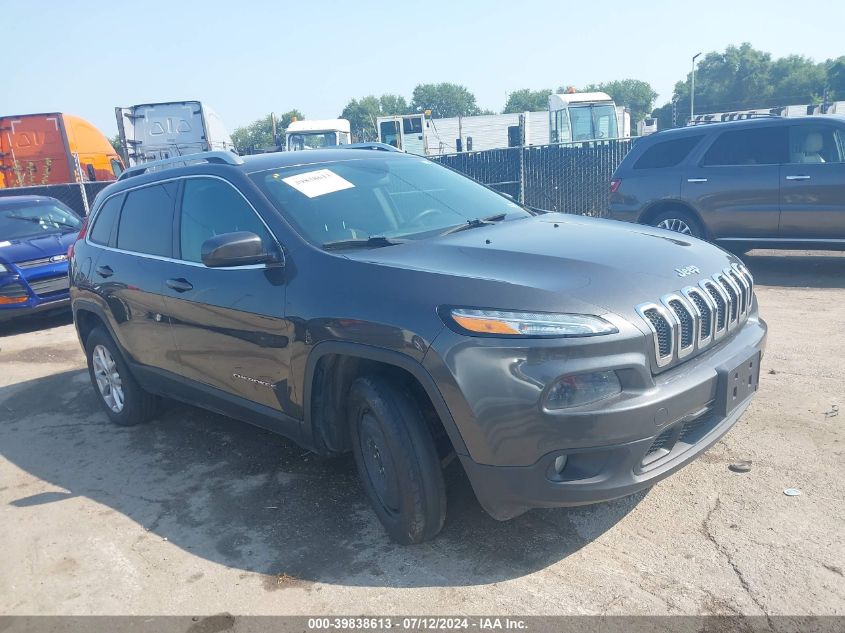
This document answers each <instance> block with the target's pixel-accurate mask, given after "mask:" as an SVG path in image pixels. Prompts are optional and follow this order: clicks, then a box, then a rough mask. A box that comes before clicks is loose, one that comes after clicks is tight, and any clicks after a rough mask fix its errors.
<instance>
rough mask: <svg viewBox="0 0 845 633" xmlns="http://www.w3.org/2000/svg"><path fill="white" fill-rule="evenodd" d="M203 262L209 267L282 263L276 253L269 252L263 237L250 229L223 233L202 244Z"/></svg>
mask: <svg viewBox="0 0 845 633" xmlns="http://www.w3.org/2000/svg"><path fill="white" fill-rule="evenodd" d="M201 252H202V263H203V264H205V265H206V266H208V267H209V268H224V267H227V266H250V265H255V264H275V263H281V258H280V257H279V255H277V254H275V253H268V252H267V250H266V249H265V248H264V243H263V242H262V241H261V238H260V237H258V236H257V235H256V234H255V233H250V232H249V231H238V232H236V233H223V234H222V235H217V236H215V237H212V238H211V239H210V240H206V241H205V242H204V243H203V245H202V251H201Z"/></svg>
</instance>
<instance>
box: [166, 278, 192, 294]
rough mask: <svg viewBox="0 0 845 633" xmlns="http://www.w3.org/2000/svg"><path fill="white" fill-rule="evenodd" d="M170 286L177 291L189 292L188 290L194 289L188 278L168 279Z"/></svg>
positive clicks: (168, 285) (167, 282)
mask: <svg viewBox="0 0 845 633" xmlns="http://www.w3.org/2000/svg"><path fill="white" fill-rule="evenodd" d="M164 283H166V284H167V287H168V288H171V289H173V290H175V291H176V292H188V290H193V289H194V287H193V285H191V282H189V281H188V280H187V279H182V278H181V277H180V278H179V279H168V280H167V281H166V282H164Z"/></svg>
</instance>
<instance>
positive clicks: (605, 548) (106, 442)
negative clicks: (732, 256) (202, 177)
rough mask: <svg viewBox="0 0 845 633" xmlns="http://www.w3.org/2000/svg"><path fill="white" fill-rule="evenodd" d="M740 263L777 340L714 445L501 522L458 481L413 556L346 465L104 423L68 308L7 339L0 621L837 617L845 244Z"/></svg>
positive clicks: (168, 420) (200, 420)
mask: <svg viewBox="0 0 845 633" xmlns="http://www.w3.org/2000/svg"><path fill="white" fill-rule="evenodd" d="M746 261H747V263H748V265H749V268H750V269H751V270H752V272H753V273H754V275H755V277H756V280H757V283H758V286H757V292H758V298H759V302H760V306H761V312H762V315H763V317H764V318H765V319H766V320H767V321H768V323H769V327H770V337H769V343H768V350H767V354H766V356H765V358H764V364H763V376H762V381H761V382H762V384H761V390H760V392H759V394H758V397H757V398H756V399H755V401H754V402H753V403H752V405H751V407H750V409H749V410H748V412H747V413H746V414H745V416H744V417H743V419H742V420H741V421H740V422H739V424H738V425H737V426H736V427H735V428H734V429H733V430H732V431H731V432H730V433H729V434H728V435H727V436H726V437H725V438H724V439H723V440H722V441H720V442H719V443H718V444H717V445H715V446H714V447H713V448H711V449H710V450H709V451H708V452H707V453H705V454H704V455H703V456H702V457H701V458H700V459H698V460H697V461H696V462H694V463H693V464H691V465H690V466H688V467H687V468H686V469H684V470H682V471H680V472H679V473H677V474H676V475H674V476H672V477H670V478H669V479H667V480H665V481H663V482H661V483H659V484H658V485H657V486H655V487H654V488H652V489H651V490H650V491H648V492H645V493H641V494H638V495H635V496H633V497H629V498H626V499H623V500H620V501H616V502H612V503H605V504H602V505H597V506H592V507H585V508H578V509H559V510H543V511H532V512H529V513H528V514H526V515H524V516H522V517H519V518H517V519H515V520H512V521H510V522H506V523H498V522H496V521H494V520H492V519H490V518H489V517H488V516H487V515H486V514H485V513H484V512H483V511H482V510H481V508H480V507H479V506H478V504H477V502H476V501H475V499H474V498H473V496H472V492H471V490H470V489H469V486H468V484H467V482H466V481H465V480H462V479H460V478H459V479H458V481H457V482H455V483H454V484H453V486H452V489H451V491H450V499H449V503H450V506H449V514H448V518H447V522H446V528H445V529H444V531H443V533H442V534H441V535H440V536H439V537H438V538H437V539H435V540H434V541H433V542H431V543H427V544H424V545H419V546H414V547H399V546H396V545H393V544H392V543H391V542H390V541H389V540H388V539H387V538H386V537H385V535H384V534H383V532H382V530H381V527H380V525H379V523H378V522H377V520H376V519H375V517H374V515H373V514H372V513H371V512H370V510H369V508H368V506H367V504H366V501H365V499H364V498H363V496H362V493H361V491H360V489H359V487H358V484H357V481H356V478H355V475H354V472H353V467H352V464H351V462H350V460H348V459H338V460H332V461H321V460H318V459H316V458H315V457H313V456H311V455H309V454H307V453H305V452H304V451H303V450H302V449H300V448H298V447H296V446H295V445H293V444H291V443H289V442H287V441H285V440H284V439H281V438H278V437H276V436H273V435H271V434H269V433H266V432H264V431H262V430H259V429H256V428H252V427H250V426H248V425H245V424H242V423H239V422H235V421H233V420H229V419H226V418H223V417H220V416H217V415H213V414H210V413H206V412H203V411H200V410H198V409H194V408H190V407H187V406H182V405H177V404H173V405H169V406H168V407H167V409H166V411H165V412H164V413H163V414H162V415H161V416H160V417H159V418H158V419H156V420H155V421H153V422H152V423H150V424H148V425H145V426H141V427H135V428H118V427H115V426H112V425H111V424H109V423H108V422H107V420H106V417H105V415H104V414H102V413H101V412H100V410H99V409H98V406H97V402H96V401H95V396H94V393H93V391H92V389H91V386H90V384H89V380H88V375H87V372H86V370H85V365H84V359H83V355H82V352H81V350H80V347H79V344H78V343H77V341H76V337H75V333H74V330H73V326H72V325H71V324H70V322H69V320H68V319H67V318H65V319H58V320H56V319H52V320H47V321H39V322H38V323H37V324H27V325H13V326H8V325H7V326H0V327H2V330H0V533H1V534H2V547H0V614H34V613H40V614H92V613H94V614H100V613H101V614H186V613H187V614H212V613H220V612H224V611H226V612H230V613H235V614H271V613H272V614H362V613H367V614H400V613H401V614H432V613H438V614H490V613H493V614H528V613H534V614H583V613H591V614H632V613H634V614H645V613H648V614H664V613H672V614H680V613H683V614H710V613H718V614H735V613H741V614H763V613H765V614H770V615H776V614H796V615H797V614H845V570H844V568H845V486H843V480H845V452H844V451H845V307H843V306H845V253H840V254H837V253H794V252H792V253H783V252H773V251H769V252H763V251H755V252H753V253H752V254H750V255H749V256H748V257H747V258H746ZM837 410H838V411H837ZM837 412H838V415H837ZM739 460H751V461H752V468H751V471H750V472H747V473H736V472H732V471H731V470H729V468H728V467H729V465H730V464H732V463H734V462H737V461H739ZM785 488H797V489H799V490H800V491H801V494H800V495H799V496H792V497H790V496H786V495H785V494H784V492H783V491H784V489H785Z"/></svg>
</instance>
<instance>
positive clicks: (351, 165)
mask: <svg viewBox="0 0 845 633" xmlns="http://www.w3.org/2000/svg"><path fill="white" fill-rule="evenodd" d="M353 151H355V150H350V152H353ZM252 178H253V180H255V182H256V183H257V184H258V186H259V187H260V188H261V189H262V190H263V191H264V192H265V193H266V194H267V195H268V197H269V198H270V199H271V200H273V201H274V202H275V203H276V205H277V207H278V208H279V209H280V210H281V211H282V212H283V213H284V214H285V216H286V217H287V218H289V219H290V220H291V221H292V223H293V224H294V225H295V226H296V227H297V229H298V230H299V232H300V233H301V234H302V235H303V236H304V237H305V238H307V239H308V240H310V241H311V242H314V243H316V244H318V245H324V244H327V243H330V242H334V241H338V240H366V239H367V238H369V237H373V236H378V237H386V238H403V239H421V238H424V237H428V236H430V235H434V234H439V233H442V232H443V231H445V230H447V229H450V228H453V227H455V226H459V225H463V224H466V223H467V222H468V221H470V220H476V219H484V218H488V217H491V216H495V215H497V214H503V215H504V216H505V218H504V219H516V218H522V217H528V216H529V215H530V214H529V213H528V212H527V211H525V210H524V209H523V208H522V207H520V206H519V205H517V204H515V203H514V202H511V201H510V200H508V199H507V198H504V197H503V196H501V195H499V194H497V193H496V192H494V191H492V190H490V189H487V188H486V187H483V186H482V185H479V184H478V183H476V182H474V181H472V180H470V179H469V178H466V177H465V176H461V175H460V174H457V173H455V172H453V171H452V170H450V169H446V168H445V167H441V166H439V165H436V164H434V163H432V162H431V161H429V160H426V159H413V158H410V157H408V156H406V155H401V156H398V157H389V158H388V157H385V158H381V157H380V158H361V159H352V160H346V161H335V162H327V163H319V164H313V165H305V166H303V165H298V166H296V167H290V168H283V169H278V170H272V171H265V172H259V173H255V174H252ZM497 219H498V218H497Z"/></svg>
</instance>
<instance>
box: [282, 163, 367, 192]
mask: <svg viewBox="0 0 845 633" xmlns="http://www.w3.org/2000/svg"><path fill="white" fill-rule="evenodd" d="M282 182H283V183H285V184H286V185H289V186H291V187H293V188H294V189H296V190H297V191H299V192H300V193H303V194H305V195H306V196H308V197H309V198H316V197H318V196H324V195H326V194H327V193H334V192H335V191H343V190H344V189H352V188H354V187H355V185H353V184H352V183H351V182H349V181H348V180H346V179H345V178H342V177H340V176H338V175H337V174H336V173H334V172H333V171H331V170H330V169H318V170H316V171H307V172H305V173H304V174H297V175H296V176H288V177H287V178H282Z"/></svg>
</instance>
